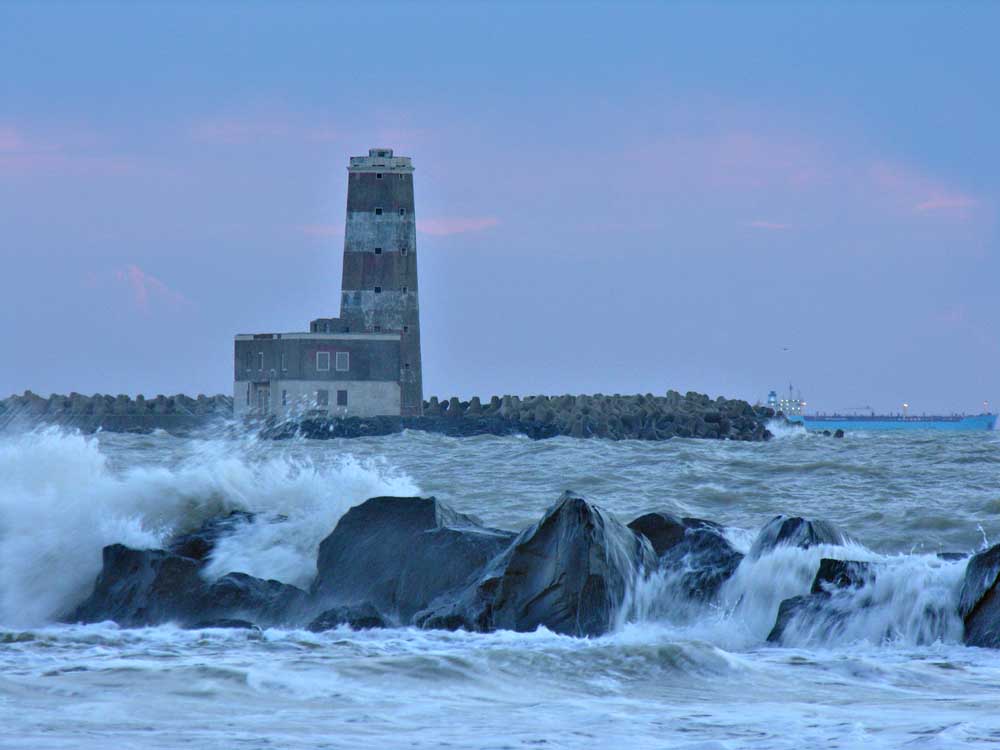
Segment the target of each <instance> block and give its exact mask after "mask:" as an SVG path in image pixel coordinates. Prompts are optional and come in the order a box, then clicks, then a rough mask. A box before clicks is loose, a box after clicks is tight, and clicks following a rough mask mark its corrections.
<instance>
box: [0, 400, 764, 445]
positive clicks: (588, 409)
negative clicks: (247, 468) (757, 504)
mask: <svg viewBox="0 0 1000 750" xmlns="http://www.w3.org/2000/svg"><path fill="white" fill-rule="evenodd" d="M423 412H424V413H423V415H422V416H372V417H330V416H327V415H325V414H322V413H320V412H317V411H314V410H308V409H307V410H305V411H303V412H302V413H300V414H298V415H295V416H293V417H292V418H289V419H275V418H270V419H248V420H238V419H237V418H234V416H233V399H232V398H231V397H230V396H225V395H216V396H204V395H201V396H198V397H196V398H191V397H190V396H185V395H182V394H178V395H175V396H163V395H160V396H157V397H156V398H153V399H146V398H143V397H142V396H139V397H137V398H135V399H132V398H129V397H128V396H124V395H119V396H109V395H101V394H95V395H94V396H84V395H82V394H79V393H71V394H69V395H68V396H63V395H55V394H54V395H52V396H50V397H48V398H43V397H41V396H38V395H36V394H34V393H32V392H31V391H26V392H25V393H24V394H23V395H21V396H11V397H10V398H7V399H4V400H0V429H11V428H13V429H17V428H31V427H32V426H35V425H40V424H41V425H45V424H49V425H60V426H64V427H68V428H71V429H78V430H80V431H81V432H87V433H93V432H97V431H98V430H103V431H105V432H136V433H149V432H152V431H154V430H164V431H166V432H170V433H176V434H188V433H191V432H195V431H198V430H203V429H207V428H210V427H211V426H212V425H216V424H218V425H221V426H225V425H229V426H234V427H239V428H240V429H242V428H243V427H244V425H249V426H251V427H253V428H255V429H257V430H258V431H259V432H260V434H261V435H262V436H263V437H269V438H276V439H280V438H288V437H294V436H303V437H309V438H337V437H366V436H374V435H389V434H393V433H398V432H402V431H403V430H407V429H411V430H420V431H425V432H433V433H438V434H444V435H452V436H456V437H472V436H476V435H526V436H528V437H530V438H534V439H544V438H551V437H558V436H568V437H578V438H588V437H600V438H606V439H609V440H669V439H670V438H673V437H681V438H699V439H711V440H739V441H760V440H767V439H769V438H770V437H771V433H770V432H769V431H768V429H767V425H768V423H769V422H770V421H771V420H772V419H773V418H774V412H773V411H772V410H771V409H768V408H766V407H756V408H755V407H753V406H751V405H750V404H749V403H747V402H746V401H742V400H739V399H726V398H723V397H721V396H720V397H718V398H716V399H711V398H709V397H708V396H706V395H704V394H701V393H695V392H694V391H689V392H688V393H686V394H684V395H681V394H680V393H679V392H677V391H667V393H666V395H664V396H654V395H653V394H639V395H632V396H623V395H612V396H606V395H603V394H596V395H592V396H591V395H587V396H569V395H567V396H527V397H524V398H522V397H519V396H510V395H506V396H493V397H492V398H491V399H490V400H489V401H487V402H486V403H483V402H482V401H481V400H480V399H479V398H478V397H473V398H471V399H469V400H468V401H463V400H460V399H458V398H454V397H453V398H450V399H442V400H439V399H438V398H437V397H433V398H431V399H430V400H429V401H425V402H424V403H423Z"/></svg>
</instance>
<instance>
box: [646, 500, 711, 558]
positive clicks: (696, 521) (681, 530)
mask: <svg viewBox="0 0 1000 750" xmlns="http://www.w3.org/2000/svg"><path fill="white" fill-rule="evenodd" d="M707 526H708V527H712V528H713V529H715V530H717V531H719V532H721V529H722V527H721V526H719V525H718V524H716V523H713V522H712V521H703V520H702V519H700V518H679V517H678V516H675V515H673V514H672V513H664V512H660V511H655V512H652V513H646V514H644V515H641V516H639V517H638V518H636V519H635V520H634V521H632V522H630V523H629V525H628V527H629V528H630V529H632V531H634V532H636V533H637V534H642V535H643V536H645V537H646V538H647V539H648V540H649V542H650V544H652V545H653V551H654V552H656V554H657V556H662V555H663V554H664V553H665V552H667V551H668V550H669V549H670V548H671V547H673V546H674V545H676V544H679V543H680V542H681V541H683V539H684V534H685V533H686V532H687V530H688V529H697V528H703V527H707Z"/></svg>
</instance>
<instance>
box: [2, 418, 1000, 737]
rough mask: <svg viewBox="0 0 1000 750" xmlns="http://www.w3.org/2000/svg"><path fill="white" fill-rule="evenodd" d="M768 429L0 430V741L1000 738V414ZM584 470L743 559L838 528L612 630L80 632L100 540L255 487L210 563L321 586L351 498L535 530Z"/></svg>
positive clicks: (159, 528)
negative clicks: (990, 603) (845, 566)
mask: <svg viewBox="0 0 1000 750" xmlns="http://www.w3.org/2000/svg"><path fill="white" fill-rule="evenodd" d="M777 432H778V434H777V435H776V437H775V438H774V439H773V440H771V441H768V442H766V443H737V442H722V441H711V440H683V439H673V440H669V441H666V442H637V441H623V442H610V441H604V440H596V439H594V440H577V439H572V438H556V439H552V440H544V441H532V440H528V439H526V438H519V437H503V438H497V437H481V438H461V439H456V438H448V437H443V436H440V435H432V434H425V433H416V432H413V433H410V432H408V433H403V434H399V435H393V436H389V437H382V438H371V439H354V440H329V441H311V440H285V441H269V440H261V439H257V438H255V437H254V436H252V435H246V434H243V433H241V432H239V431H238V430H237V429H236V428H235V427H230V428H227V429H226V430H223V431H220V432H216V433H213V434H205V435H201V436H197V437H175V436H172V435H169V434H166V433H155V434H152V435H123V434H97V435H94V436H85V435H81V434H78V433H73V432H67V431H62V430H59V429H55V428H48V429H37V430H34V431H31V432H20V433H4V434H0V748H32V749H34V748H39V749H41V748H74V749H77V748H109V747H113V748H118V749H124V748H144V749H145V748H246V749H248V750H249V749H256V748H281V749H285V748H310V749H312V748H360V747H366V748H369V747H370V748H529V747H530V748H538V747H544V748H619V747H628V748H660V747H671V748H673V747H677V748H703V749H705V748H803V747H842V748H853V747H866V748H867V747H872V748H899V747H913V748H955V747H965V746H980V745H982V746H995V745H996V744H997V743H1000V711H998V710H997V707H998V706H1000V651H993V650H988V649H979V648H970V647H966V646H964V645H963V644H962V623H961V621H960V619H959V617H958V615H957V612H956V604H957V601H958V596H959V590H960V588H961V585H962V577H963V574H964V570H965V564H966V563H965V561H964V560H953V559H942V558H941V557H939V556H938V553H940V552H959V553H972V552H975V551H978V550H980V549H982V548H983V547H984V545H986V544H992V543H995V542H997V541H1000V482H998V471H1000V438H998V436H997V434H996V433H993V432H984V433H965V434H963V433H956V434H947V433H933V432H927V433H923V432H902V433H897V434H878V433H863V432H859V433H848V435H847V436H846V437H845V438H844V439H843V440H835V439H832V438H829V437H824V436H822V435H818V434H804V433H802V432H801V431H795V430H780V429H779V430H777ZM564 490H572V491H573V492H575V493H577V494H579V495H581V496H583V497H586V498H587V499H588V500H590V501H592V502H594V503H596V504H597V505H599V506H601V507H602V508H604V509H605V510H607V511H609V512H610V513H611V514H613V515H614V516H616V517H618V518H619V519H621V520H622V521H626V522H627V521H629V520H631V519H633V518H635V517H636V516H638V515H640V514H642V513H645V512H647V511H650V510H663V511H669V512H671V513H675V514H677V515H681V516H695V517H699V518H704V519H709V520H713V521H717V522H719V523H721V524H723V525H724V526H725V527H726V534H727V536H728V538H729V539H730V540H731V541H732V542H733V543H734V544H735V545H736V546H737V547H738V548H739V549H741V550H743V551H745V550H746V549H747V548H748V547H749V545H750V544H751V542H752V541H753V539H754V537H755V535H756V533H757V531H758V529H760V527H761V526H762V525H764V524H765V523H766V522H767V521H769V520H770V519H771V518H773V517H774V516H775V515H777V514H779V513H785V514H791V515H802V516H805V517H807V518H818V519H825V520H828V521H830V522H832V523H834V524H836V525H837V526H838V527H839V528H841V529H842V530H843V531H844V532H846V533H847V534H848V535H849V536H850V537H851V539H852V541H851V543H850V544H849V545H848V546H846V547H840V548H838V550H836V551H835V550H832V549H831V548H828V547H824V546H822V545H820V546H818V547H812V548H809V549H799V548H794V547H784V548H779V549H777V550H775V551H774V552H773V553H772V554H768V555H765V556H762V557H760V558H759V559H755V560H750V559H749V558H747V559H744V561H743V562H742V563H741V565H740V567H739V569H737V571H736V573H735V575H733V577H732V578H730V579H729V580H728V581H727V582H726V583H725V584H724V586H723V588H722V591H721V594H720V596H719V598H718V599H717V600H714V601H711V602H702V603H697V602H676V601H673V600H666V599H664V596H665V595H664V592H665V591H666V590H668V587H665V585H664V582H663V581H662V580H659V579H657V577H656V576H653V577H651V578H650V579H648V580H646V581H644V582H642V583H639V584H636V585H635V586H634V588H633V590H631V591H629V592H628V594H627V598H628V600H629V606H628V607H627V610H625V611H627V613H628V614H627V616H623V617H622V618H620V622H619V623H618V624H617V625H616V627H615V628H614V630H613V632H611V633H610V634H608V635H606V636H602V637H598V638H591V639H586V638H573V637H567V636H562V635H557V634H554V633H550V632H548V631H545V630H539V631H536V632H533V633H513V632H504V631H500V632H496V633H492V634H475V633H466V632H446V631H434V630H418V629H414V628H401V629H385V630H366V631H352V630H350V629H348V628H346V627H343V628H339V629H335V630H332V631H328V632H325V633H312V632H308V631H304V630H263V631H257V630H222V629H207V630H182V629H180V628H176V627H172V626H160V627H155V628H146V629H134V630H128V629H122V628H119V627H117V626H116V625H114V624H113V623H102V624H96V625H86V626H83V625H65V624H59V622H58V619H59V616H60V614H61V613H65V612H66V611H68V610H69V609H70V608H72V607H73V605H74V604H76V603H77V602H79V601H80V600H82V599H83V598H84V597H86V596H87V594H88V592H89V590H90V588H91V587H92V585H93V583H94V579H95V577H96V575H97V573H98V572H99V570H100V567H101V549H102V547H103V546H104V545H106V544H111V543H114V542H122V543H125V544H127V545H130V546H135V547H156V546H157V545H160V544H162V543H163V541H164V540H165V539H167V538H169V537H170V536H171V535H172V534H174V533H176V532H177V531H178V530H180V529H187V528H191V527H193V526H196V525H197V524H198V523H200V522H201V521H203V520H205V519H207V518H210V517H212V516H215V515H218V514H219V513H222V512H227V511H229V510H234V509H245V510H249V511H253V512H256V513H258V514H262V515H263V516H264V517H267V516H270V515H273V516H282V517H284V518H285V519H286V520H285V522H283V523H268V524H256V523H255V524H250V525H248V526H247V527H246V528H245V529H243V530H241V531H240V533H237V534H234V535H233V536H231V537H227V538H226V539H224V540H223V541H222V542H221V543H220V544H219V545H218V547H217V548H216V549H215V551H214V553H213V557H212V559H211V561H210V563H209V564H208V565H207V566H206V567H205V573H204V574H205V575H206V576H221V575H224V574H225V573H228V572H231V571H242V572H246V573H249V574H252V575H255V576H259V577H264V578H275V579H278V580H281V581H284V582H287V583H291V584H295V585H298V586H303V587H308V585H309V582H310V581H311V580H312V578H313V576H314V575H315V561H316V550H317V547H318V545H319V543H320V541H321V540H322V539H323V538H324V537H325V536H326V535H327V534H329V532H330V531H331V530H332V529H333V527H334V526H335V525H336V523H337V520H338V519H339V518H340V516H341V515H342V514H343V513H344V512H345V511H346V510H347V509H348V508H350V507H351V506H353V505H356V504H358V503H360V502H362V501H363V500H365V499H366V498H369V497H373V496H378V495H403V496H412V495H423V496H427V495H433V496H436V497H437V498H438V499H440V500H443V501H445V502H446V503H448V504H449V505H451V506H452V507H454V508H455V509H457V510H459V511H462V512H466V513H471V514H473V515H475V516H478V517H479V518H480V519H482V520H483V521H484V522H485V523H487V524H489V525H492V526H498V527H503V528H508V529H513V530H520V529H522V528H524V527H526V526H528V525H530V524H532V523H534V522H535V521H537V520H538V518H539V517H540V516H541V515H542V514H543V512H544V511H545V510H546V509H547V508H549V507H550V506H551V505H552V504H553V503H554V502H555V501H556V500H557V499H558V498H559V496H560V494H561V493H562V492H563V491H564ZM824 556H826V557H830V556H836V557H841V558H843V559H854V560H872V561H878V562H880V563H882V567H881V568H880V570H882V571H884V572H881V573H880V574H879V576H878V579H877V581H876V582H875V584H873V587H872V588H871V589H870V590H868V591H867V592H866V596H865V598H864V601H863V602H862V601H860V600H859V602H858V606H857V610H856V612H852V613H851V616H850V617H849V618H848V620H847V622H846V625H845V626H843V627H839V628H836V629H834V630H833V631H828V630H817V631H815V632H813V631H803V632H797V633H794V634H792V636H790V637H789V638H788V639H786V641H788V642H786V643H785V644H783V645H780V646H779V645H774V644H771V643H768V641H767V635H768V633H769V631H770V629H771V627H772V625H773V624H774V620H775V615H776V613H777V610H778V606H779V604H780V602H781V601H782V600H784V599H787V598H789V597H791V596H795V595H798V594H804V593H806V592H807V591H808V590H809V587H810V585H811V583H812V579H813V576H814V575H815V573H816V570H817V567H818V565H819V561H820V559H821V558H822V557H824Z"/></svg>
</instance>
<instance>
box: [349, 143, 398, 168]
mask: <svg viewBox="0 0 1000 750" xmlns="http://www.w3.org/2000/svg"><path fill="white" fill-rule="evenodd" d="M347 169H348V171H350V172H412V171H413V163H412V161H411V159H410V157H409V156H393V153H392V149H391V148H370V149H368V156H352V157H351V163H350V165H349V166H348V167H347Z"/></svg>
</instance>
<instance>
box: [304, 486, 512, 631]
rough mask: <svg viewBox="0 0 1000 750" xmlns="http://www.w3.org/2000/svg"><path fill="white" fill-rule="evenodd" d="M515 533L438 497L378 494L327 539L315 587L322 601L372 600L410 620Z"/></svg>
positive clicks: (464, 579)
mask: <svg viewBox="0 0 1000 750" xmlns="http://www.w3.org/2000/svg"><path fill="white" fill-rule="evenodd" d="M513 538H514V534H513V533H511V532H508V531H501V530H499V529H491V528H487V527H486V526H483V525H482V524H481V523H479V521H478V520H477V519H475V518H473V517H472V516H467V515H464V514H462V513H458V512H456V511H454V510H452V509H451V508H449V507H448V506H447V505H445V504H444V503H441V502H439V501H437V500H436V499H434V498H432V497H431V498H421V497H376V498H372V499H370V500H367V501H365V502H364V503H362V504H361V505H358V506H355V507H354V508H351V509H350V510H349V511H348V512H347V513H345V514H344V516H343V517H342V518H341V519H340V522H339V523H338V524H337V526H336V528H335V529H334V530H333V532H332V533H331V534H330V535H329V536H327V537H326V539H324V540H323V542H322V543H321V544H320V547H319V558H318V560H317V575H316V579H315V581H314V582H313V586H312V592H313V595H314V597H315V598H316V600H317V602H319V603H321V604H322V605H326V606H334V605H344V604H350V605H361V604H370V605H372V606H373V607H374V608H375V609H376V610H377V611H378V612H380V613H384V615H386V616H388V617H390V618H392V619H394V620H395V621H397V622H398V623H400V624H406V623H408V622H409V621H410V619H411V618H412V617H413V615H414V614H415V613H416V612H417V611H419V610H422V609H424V608H425V607H427V606H428V605H429V604H430V603H431V602H432V601H434V600H435V599H437V598H438V597H441V596H443V595H445V594H447V593H448V592H451V591H456V590H458V589H460V588H461V587H462V586H463V585H465V584H467V583H468V582H469V580H470V579H471V578H472V577H473V576H475V575H476V574H477V573H479V572H480V571H482V569H483V568H484V567H485V565H486V564H487V563H488V562H489V561H490V560H491V559H493V557H495V556H496V555H497V553H499V552H500V551H501V550H503V549H504V548H505V547H507V546H508V544H509V543H510V541H511V540H512V539H513Z"/></svg>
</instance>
